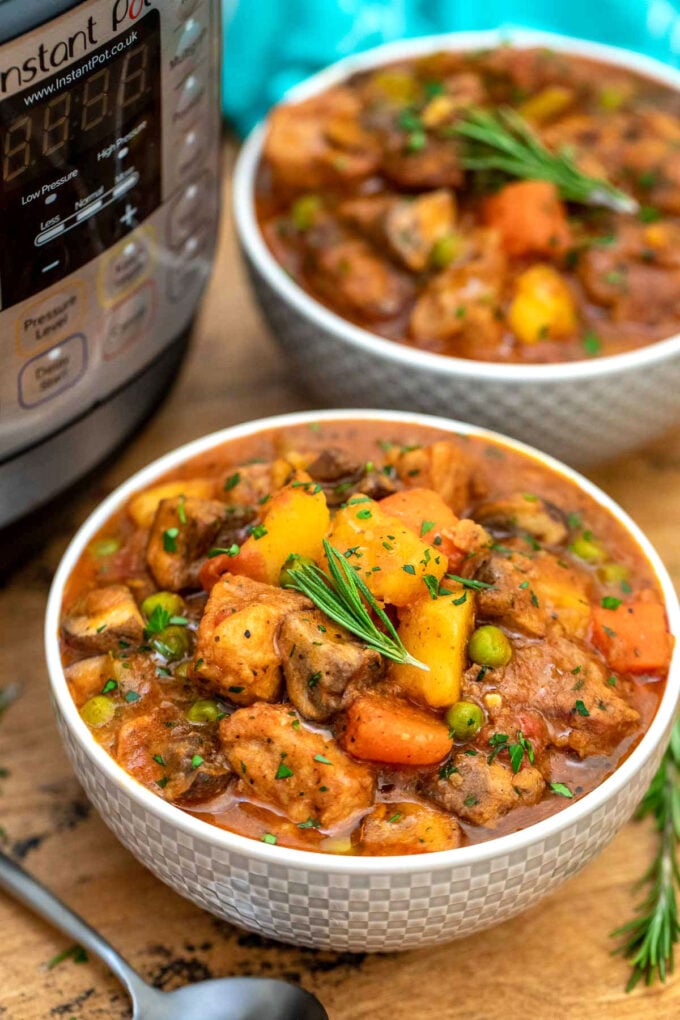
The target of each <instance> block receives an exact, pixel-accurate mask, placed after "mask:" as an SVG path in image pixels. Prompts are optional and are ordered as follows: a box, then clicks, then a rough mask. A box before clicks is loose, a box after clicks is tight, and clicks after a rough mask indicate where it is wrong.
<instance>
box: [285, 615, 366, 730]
mask: <svg viewBox="0 0 680 1020" xmlns="http://www.w3.org/2000/svg"><path fill="white" fill-rule="evenodd" d="M278 647H279V652H280V653H281V656H282V662H283V672H284V675H285V678H286V687H287V689H288V697H289V698H290V700H291V701H292V702H293V704H294V705H295V707H296V708H297V710H298V712H300V714H301V715H303V716H304V717H305V718H306V719H312V720H314V721H315V722H327V721H328V720H329V719H331V718H332V716H334V715H335V713H336V712H338V711H339V710H340V708H341V707H342V704H343V701H344V695H345V692H346V691H347V688H348V686H349V685H350V684H351V685H352V686H353V687H355V688H356V687H359V686H361V685H370V684H372V683H373V682H375V681H376V680H378V679H380V677H381V676H382V673H383V661H382V656H381V655H380V654H379V652H376V651H374V650H373V649H372V648H366V646H365V645H362V644H359V643H358V642H357V641H354V640H353V639H352V636H351V635H350V634H349V633H348V632H347V631H346V630H345V629H344V628H343V627H340V626H338V624H336V623H333V622H332V620H329V619H328V617H327V616H324V614H323V613H321V612H319V611H318V610H313V611H310V610H304V609H303V610H300V611H298V612H294V613H290V614H289V615H288V616H286V618H285V619H284V621H283V623H282V625H281V630H280V631H279V637H278Z"/></svg>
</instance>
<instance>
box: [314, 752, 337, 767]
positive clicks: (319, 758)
mask: <svg viewBox="0 0 680 1020" xmlns="http://www.w3.org/2000/svg"><path fill="white" fill-rule="evenodd" d="M314 761H318V762H320V763H321V764H322V765H332V764H333V762H332V761H331V760H330V759H329V758H324V756H323V755H322V754H315V755H314Z"/></svg>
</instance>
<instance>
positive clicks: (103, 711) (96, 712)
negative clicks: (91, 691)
mask: <svg viewBox="0 0 680 1020" xmlns="http://www.w3.org/2000/svg"><path fill="white" fill-rule="evenodd" d="M115 714H116V706H115V705H114V703H113V702H112V701H111V699H110V698H107V697H106V696H105V695H104V694H97V695H96V697H94V698H90V700H89V701H86V702H85V704H84V705H83V707H82V708H81V710H80V718H81V719H82V720H83V721H84V722H86V723H87V725H88V726H89V727H90V728H91V729H93V730H96V729H99V727H100V726H106V725H107V724H108V723H110V722H111V720H112V719H113V717H114V715H115Z"/></svg>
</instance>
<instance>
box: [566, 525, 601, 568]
mask: <svg viewBox="0 0 680 1020" xmlns="http://www.w3.org/2000/svg"><path fill="white" fill-rule="evenodd" d="M569 550H570V552H573V554H574V556H578V558H579V559H581V560H585V561H586V563H600V562H601V561H602V560H604V559H605V558H606V556H607V551H606V549H605V548H604V546H603V545H602V544H601V543H600V542H596V541H595V539H594V538H593V537H592V535H591V534H590V532H589V531H584V532H583V534H582V535H579V536H578V538H575V539H574V541H573V542H572V543H571V545H570V546H569Z"/></svg>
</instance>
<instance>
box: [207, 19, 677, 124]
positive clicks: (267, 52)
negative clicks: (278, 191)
mask: <svg viewBox="0 0 680 1020" xmlns="http://www.w3.org/2000/svg"><path fill="white" fill-rule="evenodd" d="M223 2H224V12H225V47H224V58H223V86H224V89H223V95H224V112H225V115H226V116H227V117H228V118H229V119H230V120H231V121H232V123H233V124H234V125H235V126H236V129H237V130H238V131H239V132H241V133H242V134H245V133H246V132H247V131H249V130H250V128H251V127H252V126H253V124H255V123H256V122H257V121H258V120H259V119H260V118H261V117H262V116H263V115H264V114H265V113H266V111H267V110H268V108H269V107H270V106H271V105H272V103H275V102H276V101H277V100H278V99H280V98H281V96H282V95H283V94H284V93H285V92H286V91H287V89H289V88H290V87H291V86H292V85H295V84H296V83H297V82H299V81H301V80H302V79H303V78H306V77H308V76H309V75H310V74H313V73H314V72H315V71H317V70H319V69H320V68H322V67H325V66H326V65H327V64H330V63H332V62H333V61H334V60H338V59H339V58H340V57H344V56H347V55H348V54H350V53H356V52H358V51H360V50H365V49H368V48H369V47H371V46H376V45H378V44H380V43H383V42H388V41H391V40H393V39H405V38H409V37H412V36H419V35H428V34H431V33H434V32H451V31H462V30H479V29H490V28H498V27H504V28H517V27H524V28H535V29H542V30H545V31H552V32H562V33H564V34H566V35H575V36H580V37H582V38H586V39H594V40H596V41H598V42H606V43H610V44H612V45H616V46H623V47H626V48H628V49H633V50H638V51H639V52H642V53H646V54H648V55H649V56H653V57H656V58H657V59H659V60H663V61H666V62H667V63H670V64H673V65H675V66H676V67H678V66H680V0H594V2H593V0H569V3H565V0H512V2H509V0H484V3H483V4H479V5H475V4H470V3H469V2H462V0H238V2H236V0H223ZM476 8H478V9H476Z"/></svg>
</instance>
